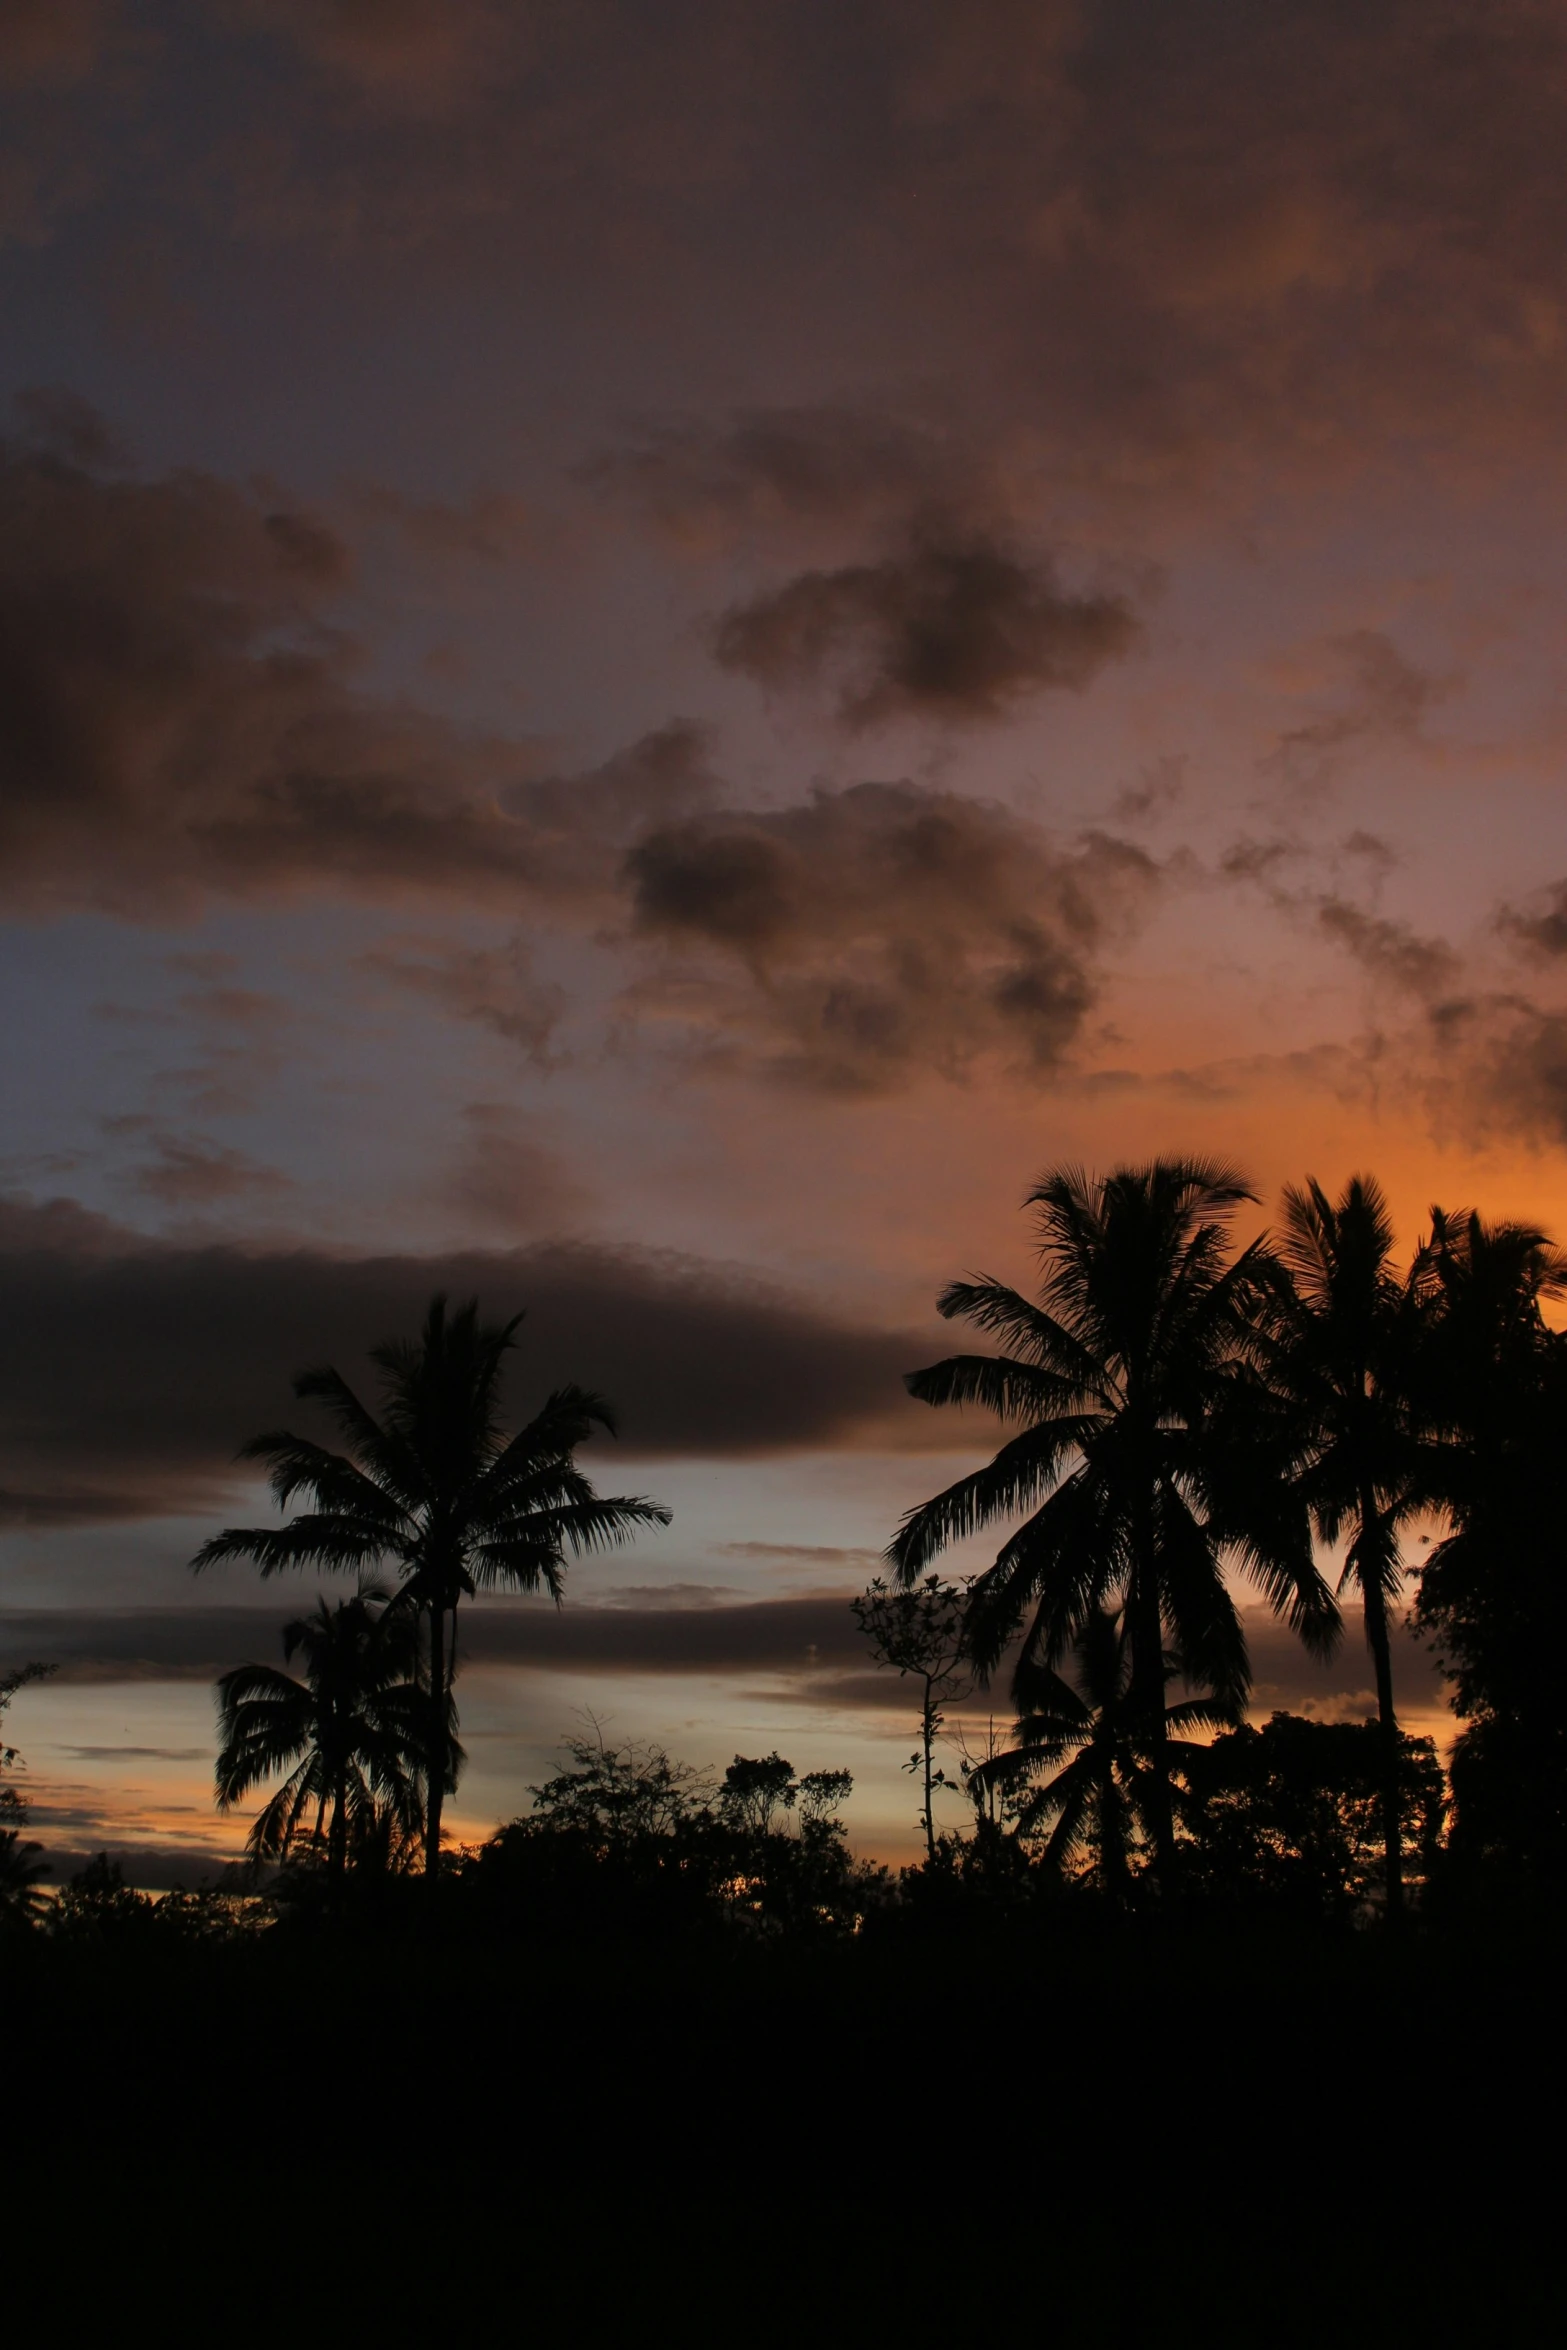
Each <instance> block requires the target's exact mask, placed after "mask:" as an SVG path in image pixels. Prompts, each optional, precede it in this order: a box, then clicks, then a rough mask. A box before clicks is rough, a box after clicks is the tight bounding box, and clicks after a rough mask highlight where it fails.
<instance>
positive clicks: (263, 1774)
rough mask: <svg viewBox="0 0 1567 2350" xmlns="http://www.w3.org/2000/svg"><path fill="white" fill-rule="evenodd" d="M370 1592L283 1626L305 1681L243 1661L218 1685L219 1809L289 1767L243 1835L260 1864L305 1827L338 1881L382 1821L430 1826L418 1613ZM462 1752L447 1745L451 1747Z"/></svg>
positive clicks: (395, 1826) (397, 1834) (405, 1829)
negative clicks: (422, 1789) (423, 1789)
mask: <svg viewBox="0 0 1567 2350" xmlns="http://www.w3.org/2000/svg"><path fill="white" fill-rule="evenodd" d="M386 1596H387V1595H386V1593H385V1592H384V1591H376V1590H370V1591H362V1592H360V1593H359V1595H358V1596H357V1597H356V1598H354V1599H344V1600H339V1601H338V1603H337V1605H336V1606H335V1607H329V1606H328V1605H327V1603H326V1601H325V1600H324V1599H323V1600H321V1601H320V1602H319V1603H318V1604H317V1606H316V1607H315V1609H314V1610H313V1611H312V1613H311V1614H310V1615H308V1616H301V1617H299V1618H297V1619H296V1620H295V1622H293V1623H291V1624H288V1625H286V1626H285V1627H284V1631H283V1654H284V1656H285V1657H286V1658H288V1659H292V1658H294V1657H295V1656H298V1657H299V1658H300V1659H301V1661H302V1664H303V1667H304V1677H303V1679H301V1680H295V1679H294V1677H293V1676H292V1675H291V1674H289V1673H281V1672H279V1671H278V1670H277V1668H276V1666H274V1665H254V1664H251V1665H237V1666H236V1667H235V1669H234V1671H233V1672H231V1673H225V1674H224V1675H223V1678H222V1679H221V1680H220V1681H219V1683H218V1735H219V1737H220V1739H221V1741H222V1746H221V1750H220V1752H219V1754H218V1762H217V1788H218V1808H219V1810H220V1811H228V1810H229V1809H230V1808H231V1807H232V1806H233V1805H234V1804H236V1803H239V1802H242V1801H243V1800H244V1798H245V1797H246V1796H247V1795H248V1794H250V1792H251V1790H252V1789H253V1788H256V1787H259V1786H261V1785H262V1784H263V1783H264V1782H265V1781H266V1780H268V1779H274V1778H276V1777H277V1775H278V1773H279V1772H280V1771H283V1772H286V1773H287V1774H288V1775H287V1777H286V1778H285V1779H284V1781H283V1784H282V1786H281V1787H279V1788H278V1790H277V1792H276V1794H275V1795H274V1796H273V1797H272V1799H271V1801H270V1802H269V1803H267V1804H266V1805H265V1806H264V1807H263V1809H262V1810H261V1812H260V1813H259V1814H258V1816H257V1818H256V1820H255V1822H254V1824H253V1825H252V1827H251V1830H250V1834H249V1836H248V1837H247V1839H246V1842H247V1843H248V1845H249V1848H250V1850H251V1852H252V1853H253V1854H254V1855H255V1857H256V1858H257V1859H258V1860H280V1859H286V1858H287V1857H288V1854H289V1852H290V1851H291V1849H292V1848H293V1846H294V1844H295V1842H296V1840H297V1839H298V1837H299V1834H300V1830H301V1826H302V1824H303V1823H305V1822H306V1821H307V1819H309V1815H310V1814H311V1813H312V1812H313V1813H314V1819H313V1821H311V1822H310V1825H309V1828H308V1831H307V1832H308V1833H309V1834H310V1836H311V1837H312V1839H313V1840H316V1841H322V1840H323V1831H324V1843H325V1848H326V1854H327V1861H328V1866H329V1867H330V1869H331V1872H332V1875H333V1877H334V1878H335V1879H337V1880H338V1881H339V1882H340V1881H341V1879H342V1876H343V1873H344V1871H345V1869H346V1868H347V1866H348V1859H349V1854H350V1851H351V1849H352V1848H354V1847H355V1846H358V1845H362V1844H363V1843H365V1842H366V1841H367V1840H368V1839H369V1838H370V1837H372V1836H373V1835H375V1834H376V1833H377V1831H378V1830H379V1829H380V1828H381V1827H382V1826H383V1824H385V1825H388V1826H389V1827H390V1829H391V1831H392V1840H393V1841H401V1840H402V1839H404V1838H411V1837H415V1836H417V1834H418V1832H419V1829H420V1828H421V1826H422V1825H423V1809H424V1807H423V1805H422V1804H421V1802H420V1799H419V1785H418V1774H419V1769H420V1765H421V1763H422V1762H423V1760H424V1744H425V1741H424V1735H423V1731H424V1710H425V1708H424V1696H423V1692H422V1691H421V1690H420V1688H419V1687H418V1684H417V1683H416V1681H415V1680H414V1678H413V1672H414V1666H415V1662H416V1658H417V1648H418V1644H417V1633H416V1628H415V1624H414V1621H413V1618H412V1617H411V1616H409V1615H407V1614H405V1613H403V1612H401V1611H399V1610H397V1609H393V1608H388V1607H387V1605H386ZM452 1751H454V1750H453V1749H452V1747H451V1745H450V1742H449V1744H448V1752H449V1753H450V1752H452Z"/></svg>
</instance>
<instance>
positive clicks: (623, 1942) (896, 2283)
mask: <svg viewBox="0 0 1567 2350" xmlns="http://www.w3.org/2000/svg"><path fill="white" fill-rule="evenodd" d="M1562 1957H1563V1945H1562V1943H1561V1941H1560V1940H1559V1938H1558V1937H1557V1936H1556V1935H1555V1934H1552V1933H1534V1934H1530V1935H1525V1936H1513V1937H1509V1938H1508V1939H1507V1940H1506V1942H1505V1944H1504V1943H1502V1942H1488V1941H1486V1940H1485V1939H1484V1938H1483V1937H1480V1936H1478V1935H1476V1934H1474V1933H1470V1934H1467V1935H1466V1934H1449V1935H1447V1936H1446V1937H1444V1938H1443V1939H1442V1940H1441V1941H1440V1942H1439V1943H1438V1942H1432V1941H1430V1940H1421V1939H1420V1938H1418V1937H1413V1936H1412V1937H1411V1938H1410V1939H1409V1940H1408V1941H1407V1942H1406V1943H1404V1944H1402V1945H1400V1944H1397V1943H1389V1942H1388V1941H1387V1940H1386V1939H1385V1938H1382V1937H1379V1936H1377V1935H1375V1934H1354V1935H1347V1936H1339V1937H1337V1938H1326V1937H1314V1936H1312V1935H1311V1934H1309V1933H1304V1932H1302V1931H1301V1930H1299V1929H1287V1930H1285V1929H1268V1930H1263V1929H1260V1928H1258V1927H1256V1926H1255V1925H1252V1926H1247V1927H1245V1928H1244V1929H1243V1928H1240V1927H1237V1926H1233V1925H1231V1926H1228V1927H1215V1926H1213V1925H1211V1924H1210V1925H1207V1926H1204V1925H1202V1924H1200V1923H1190V1922H1187V1923H1180V1922H1176V1923H1171V1922H1170V1921H1141V1922H1139V1921H1132V1922H1128V1921H1125V1920H1121V1921H1118V1922H1117V1921H1110V1922H1109V1923H1108V1924H1106V1923H1104V1922H1100V1923H1099V1924H1096V1925H1094V1926H1092V1927H1090V1928H1083V1929H1071V1930H1068V1929H1066V1928H1062V1927H1059V1926H1057V1927H1052V1928H1050V1929H1049V1930H1043V1929H1038V1928H1034V1929H1023V1928H1019V1927H1018V1926H1016V1925H1015V1924H1014V1925H1011V1926H1004V1927H993V1928H990V1929H983V1928H979V1927H970V1926H959V1927H954V1928H949V1929H945V1930H936V1929H930V1928H925V1929H921V1930H919V1931H910V1932H907V1933H901V1934H900V1933H885V1934H882V1935H880V1936H874V1937H873V1936H869V1935H867V1936H862V1937H860V1938H857V1939H855V1940H853V1941H846V1942H834V1943H830V1944H824V1945H822V1946H819V1947H813V1946H811V1945H809V1944H800V1943H795V1944H792V1945H787V1946H783V1947H779V1946H773V1947H748V1946H746V1945H744V1944H743V1943H742V1944H736V1943H735V1942H734V1941H733V1940H732V1939H730V1940H712V1941H702V1940H700V1939H699V1940H696V1941H690V1940H679V1939H676V1940H660V1939H658V1938H656V1937H654V1938H640V1939H639V1938H637V1937H635V1936H630V1935H619V1936H617V1935H614V1934H609V1935H606V1934H604V1933H602V1932H600V1933H598V1934H596V1935H595V1936H594V1937H592V1938H591V1939H589V1940H582V1939H580V1938H571V1937H567V1938H560V1937H551V1936H550V1935H548V1934H538V1935H533V1936H529V1935H526V1934H508V1935H503V1936H497V1935H489V1936H486V1937H479V1938H474V1937H467V1938H454V1937H452V1936H449V1935H433V1934H430V1933H426V1932H421V1931H420V1930H419V1929H418V1927H417V1924H416V1923H414V1922H411V1921H410V1920H409V1919H406V1918H405V1919H403V1920H401V1921H399V1922H397V1924H396V1925H395V1927H393V1926H391V1925H389V1924H388V1923H387V1922H386V1921H380V1922H379V1923H362V1924H361V1925H359V1926H358V1927H355V1928H353V1929H342V1928H339V1929H335V1930H332V1929H319V1928H318V1929H309V1930H303V1929H298V1928H294V1927H289V1928H279V1929H275V1930H273V1931H271V1932H269V1933H268V1934H266V1935H265V1936H263V1937H260V1938H259V1939H257V1940H256V1941H254V1942H251V1943H245V1944H241V1945H238V1946H222V1947H217V1948H213V1947H206V1946H197V1945H192V1946H190V1947H189V1948H186V1947H183V1946H172V1947H171V1946H162V1945H160V1946H157V1947H154V1945H153V1944H152V1942H151V1940H150V1938H147V1937H142V1938H141V1941H140V1943H139V1944H138V1943H137V1942H136V1939H135V1938H134V1937H127V1938H125V1939H124V1940H123V1941H122V1942H121V1943H120V1944H119V1945H118V1946H116V1944H115V1943H114V1940H113V1938H112V1937H110V1938H107V1939H106V1940H105V1941H104V1942H103V1943H102V1944H101V1945H91V1946H89V1945H83V1946H81V1947H76V1948H67V1947H64V1946H62V1945H61V1944H58V1943H54V1944H51V1943H47V1942H44V1941H42V1940H31V1941H29V1943H28V1944H27V1946H26V1947H25V1948H17V1947H13V1948H12V1949H11V1950H10V1951H9V1952H8V1953H7V1954H6V1955H5V1957H4V1960H3V1964H4V1967H5V2013H6V2019H7V2035H6V2036H7V2055H6V2059H5V2091H6V2117H5V2118H6V2127H5V2147H4V2163H5V2176H4V2197H5V2203H4V2209H5V2218H6V2223H7V2226H6V2235H7V2240H8V2244H9V2247H10V2249H9V2251H8V2255H7V2259H8V2266H9V2269H10V2274H11V2278H12V2286H11V2289H10V2291H11V2307H12V2317H13V2324H16V2323H19V2322H21V2321H22V2313H23V2312H24V2311H25V2310H26V2309H27V2308H28V2306H29V2305H30V2304H35V2305H36V2307H37V2308H38V2310H39V2311H40V2312H41V2313H46V2314H47V2316H48V2318H49V2320H50V2322H49V2324H48V2329H47V2330H48V2331H49V2332H50V2333H54V2332H56V2331H58V2330H59V2323H60V2318H61V2316H62V2314H63V2313H68V2312H70V2311H71V2310H75V2311H77V2312H78V2313H79V2314H80V2316H81V2318H82V2320H83V2322H84V2323H85V2324H87V2325H88V2326H90V2327H91V2328H92V2330H93V2331H95V2332H96V2331H101V2330H110V2331H121V2330H129V2331H130V2332H132V2333H140V2332H142V2331H143V2330H145V2329H146V2328H147V2327H148V2325H149V2324H150V2327H151V2331H152V2332H153V2334H154V2335H155V2336H158V2337H161V2338H168V2339H170V2340H173V2341H185V2340H196V2339H198V2338H200V2339H206V2338H207V2337H209V2336H211V2335H213V2334H216V2335H218V2336H220V2337H221V2336H229V2337H231V2338H238V2339H240V2340H245V2339H248V2338H251V2336H252V2335H253V2334H254V2335H257V2336H259V2335H260V2334H261V2333H263V2332H265V2333H266V2334H268V2335H275V2334H277V2333H278V2332H279V2331H280V2330H286V2331H288V2332H290V2333H292V2334H295V2335H297V2336H298V2337H300V2338H304V2339H325V2340H342V2341H345V2342H355V2341H361V2340H368V2339H372V2338H375V2337H377V2336H380V2335H385V2336H387V2337H389V2338H393V2339H398V2338H405V2337H410V2336H412V2335H414V2334H417V2335H418V2336H419V2337H421V2338H431V2339H433V2338H434V2337H435V2335H436V2334H437V2333H439V2334H440V2335H441V2336H442V2337H443V2338H445V2337H447V2336H450V2338H452V2339H454V2340H459V2341H466V2340H469V2339H473V2338H475V2337H476V2336H477V2335H478V2333H479V2332H480V2330H481V2329H482V2332H483V2335H484V2336H485V2337H486V2338H488V2337H489V2336H491V2335H494V2334H504V2335H505V2336H507V2337H508V2338H510V2337H512V2336H516V2337H518V2338H522V2337H529V2336H538V2337H539V2338H557V2337H560V2336H562V2335H563V2334H564V2335H569V2336H570V2337H571V2338H573V2339H587V2340H598V2339H610V2338H620V2337H624V2336H628V2335H629V2336H633V2337H635V2338H637V2339H642V2338H649V2339H655V2340H658V2339H667V2338H671V2337H674V2338H690V2339H695V2340H710V2339H716V2338H722V2339H724V2340H730V2339H735V2340H746V2339H750V2338H761V2339H764V2340H769V2339H783V2338H795V2337H800V2338H805V2337H809V2336H815V2337H823V2336H825V2337H826V2338H828V2339H840V2338H849V2337H854V2338H870V2339H872V2340H877V2341H880V2340H888V2341H893V2340H901V2339H903V2338H905V2337H907V2338H909V2339H911V2340H912V2339H918V2340H920V2341H927V2340H936V2339H940V2340H942V2341H948V2340H958V2339H968V2338H970V2337H981V2336H983V2337H993V2336H996V2335H997V2334H1000V2335H1002V2336H1005V2337H1007V2338H1022V2339H1027V2340H1029V2341H1035V2340H1037V2341H1039V2342H1041V2343H1045V2342H1054V2341H1056V2340H1060V2341H1063V2342H1066V2341H1078V2340H1083V2339H1085V2338H1086V2339H1094V2340H1098V2341H1107V2340H1108V2341H1133V2340H1137V2341H1141V2340H1143V2339H1147V2340H1150V2341H1152V2340H1155V2339H1158V2340H1161V2341H1172V2340H1173V2341H1192V2342H1197V2341H1204V2342H1221V2343H1225V2342H1231V2341H1240V2340H1245V2341H1247V2342H1264V2343H1268V2342H1296V2341H1300V2342H1307V2341H1311V2342H1315V2341H1323V2340H1336V2341H1352V2342H1359V2341H1368V2342H1372V2341H1386V2342H1392V2343H1398V2344H1404V2343H1409V2344H1416V2343H1424V2342H1434V2341H1450V2340H1451V2341H1459V2340H1475V2341H1481V2342H1486V2343H1514V2342H1533V2341H1547V2340H1550V2341H1555V2340H1558V2339H1560V2338H1561V2336H1562V2330H1563V2325H1564V2321H1567V2308H1564V2296H1563V2294H1562V2291H1561V2288H1560V2284H1559V2277H1560V2268H1559V2261H1560V2257H1561V2252H1562V2246H1563V2236H1564V2213H1563V2198H1562V2188H1563V2173H1562V2162H1561V2151H1560V2149H1561V2141H1562V2132H1563V2128H1564V2112H1567V2108H1564V2100H1563V2091H1564V2089H1567V2067H1564V2063H1563V2054H1564V2039H1567V2024H1564V2014H1563V1988H1564V1975H1563V1966H1562ZM1020 2329H1021V2331H1020ZM65 2330H66V2331H67V2332H69V2331H72V2330H74V2328H73V2327H69V2326H68V2327H67V2328H66V2329H65ZM13 2338H16V2339H23V2338H36V2337H35V2336H34V2334H33V2331H32V2329H31V2328H30V2327H28V2328H25V2329H24V2332H21V2333H14V2334H13Z"/></svg>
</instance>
